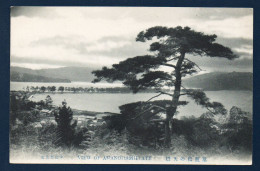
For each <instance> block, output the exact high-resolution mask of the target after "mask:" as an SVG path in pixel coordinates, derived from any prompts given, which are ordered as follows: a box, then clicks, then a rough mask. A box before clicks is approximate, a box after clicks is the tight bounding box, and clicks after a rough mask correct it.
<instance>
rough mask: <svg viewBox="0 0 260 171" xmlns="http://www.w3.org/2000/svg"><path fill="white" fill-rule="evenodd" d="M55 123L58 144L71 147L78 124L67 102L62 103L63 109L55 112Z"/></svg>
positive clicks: (60, 108)
mask: <svg viewBox="0 0 260 171" xmlns="http://www.w3.org/2000/svg"><path fill="white" fill-rule="evenodd" d="M54 116H55V121H56V122H57V140H56V144H58V145H65V146H71V145H72V144H73V140H74V138H75V137H74V135H75V127H76V126H77V122H76V121H74V123H72V120H73V112H72V110H71V108H70V107H67V103H66V102H62V107H59V111H58V112H57V111H56V112H54Z"/></svg>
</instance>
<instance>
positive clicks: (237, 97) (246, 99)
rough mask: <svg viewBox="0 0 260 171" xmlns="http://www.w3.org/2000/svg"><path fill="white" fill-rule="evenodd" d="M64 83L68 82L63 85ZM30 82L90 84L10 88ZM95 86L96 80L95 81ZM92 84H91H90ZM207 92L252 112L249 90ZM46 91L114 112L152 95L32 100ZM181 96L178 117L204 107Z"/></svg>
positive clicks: (93, 108) (197, 113)
mask: <svg viewBox="0 0 260 171" xmlns="http://www.w3.org/2000/svg"><path fill="white" fill-rule="evenodd" d="M65 84H67V85H65ZM27 85H29V86H50V85H55V86H60V85H62V86H67V87H69V86H71V87H73V86H74V87H77V86H78V87H83V88H84V87H91V86H93V85H92V84H91V83H75V82H74V83H18V82H11V87H10V88H11V90H22V89H20V88H23V87H26V86H27ZM104 85H105V86H107V87H109V86H111V84H105V83H102V85H101V84H100V85H99V86H103V87H104ZM95 86H96V87H97V84H95ZM93 87H94V86H93ZM205 93H206V94H207V96H208V97H209V98H210V99H211V101H217V102H221V103H222V104H223V105H224V106H225V107H226V109H228V110H230V108H231V107H232V106H238V107H240V108H242V110H244V111H248V112H251V113H252V99H253V95H252V92H251V91H226V90H225V91H206V92H205ZM47 95H50V96H51V98H52V99H53V103H54V105H60V104H61V102H62V101H63V100H64V99H66V101H67V103H68V105H69V106H70V107H71V108H74V109H79V110H88V111H97V112H116V113H119V112H120V111H119V109H118V106H120V105H123V104H126V103H131V102H136V101H146V100H148V99H149V98H151V97H153V96H154V95H155V94H153V93H140V94H130V93H129V94H128V93H127V94H111V93H83V94H78V93H76V94H73V93H64V94H60V93H56V94H52V93H44V94H36V95H34V98H33V100H35V101H39V100H44V99H45V97H46V96H47ZM157 99H158V100H162V99H170V97H168V96H166V95H164V96H160V97H158V98H157ZM180 100H187V101H190V103H189V104H188V105H186V106H185V107H179V114H178V118H179V117H181V116H191V115H194V116H200V115H201V114H202V113H204V112H206V111H207V110H206V109H204V108H201V107H200V106H198V105H196V104H195V103H194V102H193V101H192V100H190V99H188V98H187V97H181V99H180Z"/></svg>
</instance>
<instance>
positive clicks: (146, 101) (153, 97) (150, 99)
mask: <svg viewBox="0 0 260 171" xmlns="http://www.w3.org/2000/svg"><path fill="white" fill-rule="evenodd" d="M160 95H162V93H160V94H157V95H156V96H153V97H151V98H150V99H149V100H147V101H146V102H149V101H150V100H152V99H154V98H156V97H159V96H160Z"/></svg>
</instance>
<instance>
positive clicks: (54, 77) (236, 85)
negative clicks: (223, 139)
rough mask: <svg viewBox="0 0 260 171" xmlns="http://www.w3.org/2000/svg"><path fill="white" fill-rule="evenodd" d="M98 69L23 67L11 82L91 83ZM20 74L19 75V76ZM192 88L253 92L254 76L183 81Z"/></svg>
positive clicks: (243, 74)
mask: <svg viewBox="0 0 260 171" xmlns="http://www.w3.org/2000/svg"><path fill="white" fill-rule="evenodd" d="M95 69H96V68H87V67H62V68H54V69H40V70H32V69H27V68H22V67H11V81H25V82H68V81H82V82H91V81H92V80H93V79H94V75H93V74H91V72H92V71H93V70H95ZM18 73H19V74H18ZM183 84H184V85H185V86H186V87H190V88H202V89H204V90H253V74H252V73H250V72H230V73H225V72H212V73H207V74H202V75H198V76H194V77H190V78H188V79H184V80H183Z"/></svg>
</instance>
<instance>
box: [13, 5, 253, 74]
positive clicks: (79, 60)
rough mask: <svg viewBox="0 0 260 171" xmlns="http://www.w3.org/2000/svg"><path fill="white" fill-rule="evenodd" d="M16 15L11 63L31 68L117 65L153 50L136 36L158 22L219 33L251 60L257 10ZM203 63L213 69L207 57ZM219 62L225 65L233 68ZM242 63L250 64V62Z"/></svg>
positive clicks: (23, 11) (34, 10)
mask: <svg viewBox="0 0 260 171" xmlns="http://www.w3.org/2000/svg"><path fill="white" fill-rule="evenodd" d="M11 16H12V17H11V56H12V57H11V63H16V64H18V63H20V64H26V66H29V65H30V64H31V65H32V66H33V65H34V66H35V65H37V63H38V64H39V65H41V66H42V67H43V66H44V65H46V66H47V65H53V66H103V65H112V64H113V63H117V62H119V61H121V60H124V59H126V58H128V57H133V56H137V55H144V54H147V53H149V52H148V51H147V49H148V48H149V42H148V43H140V42H136V41H135V37H136V35H137V34H138V33H139V32H140V31H143V30H145V29H147V28H149V27H153V26H158V25H161V26H168V27H176V26H178V25H181V26H190V27H191V28H192V29H194V30H196V31H201V32H204V33H205V34H217V35H218V36H219V37H218V39H217V42H219V43H221V44H223V45H225V46H228V47H231V49H232V50H233V51H234V52H236V53H237V54H239V55H240V59H239V60H242V59H251V60H252V51H253V43H252V42H253V41H252V33H253V15H252V9H241V8H239V9H238V8H232V9H231V8H171V7H162V8H156V7H145V8H143V7H134V8H133V7H12V9H11ZM196 60H197V59H196ZM213 60H215V59H213ZM198 62H200V64H202V65H204V66H205V67H209V68H214V64H211V63H210V60H208V59H205V60H203V61H201V60H198ZM215 62H216V66H217V67H220V68H223V66H228V65H227V64H226V63H225V62H221V61H218V60H216V61H215ZM218 63H219V64H218ZM239 66H243V67H245V68H246V67H249V65H247V63H246V62H245V61H244V62H241V64H240V65H239ZM232 67H233V64H232ZM215 68H216V67H215ZM251 68H252V67H251ZM216 69H217V68H216Z"/></svg>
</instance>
